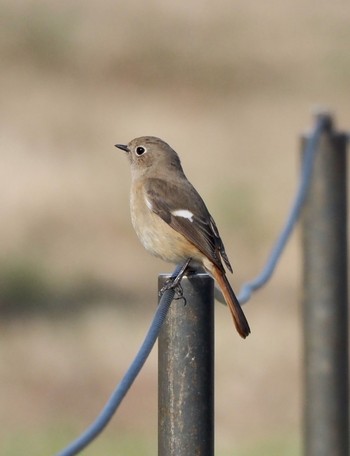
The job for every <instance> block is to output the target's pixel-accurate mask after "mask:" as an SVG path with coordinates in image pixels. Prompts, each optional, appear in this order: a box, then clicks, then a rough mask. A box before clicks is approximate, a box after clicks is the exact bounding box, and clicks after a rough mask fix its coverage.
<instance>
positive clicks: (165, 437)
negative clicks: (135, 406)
mask: <svg viewBox="0 0 350 456" xmlns="http://www.w3.org/2000/svg"><path fill="white" fill-rule="evenodd" d="M168 278H169V276H167V275H160V276H159V280H158V283H159V289H161V288H162V286H163V285H164V283H165V281H166V280H167V279H168ZM181 285H182V288H183V292H184V297H185V299H186V304H185V302H184V301H183V300H182V299H180V300H178V301H175V302H173V303H172V305H171V307H170V310H169V312H168V315H167V318H166V321H165V322H164V324H163V327H162V329H161V333H160V336H159V339H158V360H159V361H158V372H159V374H158V400H159V404H158V409H159V417H158V456H190V455H193V456H195V455H200V456H213V454H214V281H213V279H212V278H211V277H209V276H208V275H207V274H194V275H189V276H184V277H183V279H182V282H181ZM184 304H185V305H184Z"/></svg>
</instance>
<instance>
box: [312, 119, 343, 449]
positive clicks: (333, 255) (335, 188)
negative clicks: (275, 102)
mask: <svg viewBox="0 0 350 456" xmlns="http://www.w3.org/2000/svg"><path fill="white" fill-rule="evenodd" d="M320 115H322V116H325V120H326V123H327V126H326V128H325V131H324V132H323V133H322V135H321V138H320V141H319V145H318V150H317V153H316V156H315V163H314V171H313V178H312V182H311V185H310V189H309V193H308V196H307V201H306V205H305V208H304V212H303V267H304V292H303V326H304V327H303V330H304V455H305V456H348V455H349V402H348V401H349V395H348V387H349V384H348V382H349V376H348V289H347V282H348V277H347V195H346V193H347V189H346V143H347V138H346V135H345V134H342V133H338V132H335V131H334V129H333V121H332V118H331V116H330V115H329V114H320ZM307 139H308V137H307V136H305V137H304V138H303V143H304V144H305V141H306V140H307Z"/></svg>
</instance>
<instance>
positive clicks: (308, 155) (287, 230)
mask: <svg viewBox="0 0 350 456" xmlns="http://www.w3.org/2000/svg"><path fill="white" fill-rule="evenodd" d="M327 122H328V118H327V116H319V118H318V122H317V124H316V126H315V128H314V131H313V132H312V134H311V137H310V139H309V141H308V144H307V146H306V150H305V155H304V164H303V169H302V174H301V180H300V184H299V188H298V192H297V195H296V198H295V201H294V204H293V206H292V208H291V211H290V213H289V216H288V218H287V221H286V223H285V226H284V228H283V230H282V232H281V234H280V236H279V238H278V240H277V242H276V243H275V245H274V247H273V249H272V251H271V253H270V256H269V257H268V260H267V262H266V265H265V267H264V269H263V270H262V272H261V273H260V274H259V275H258V276H257V277H256V278H255V279H253V280H251V281H249V282H247V283H245V284H244V285H243V286H242V289H241V291H240V293H239V296H238V299H239V301H240V303H241V304H243V303H245V302H246V301H248V300H249V298H250V296H251V294H252V293H253V291H255V290H256V289H258V288H260V287H262V286H263V285H265V283H266V282H267V281H268V280H269V279H270V277H271V276H272V274H273V272H274V270H275V268H276V265H277V263H278V260H279V259H280V256H281V254H282V251H283V249H284V247H285V245H286V243H287V241H288V239H289V237H290V235H291V233H292V231H293V228H294V225H295V223H296V222H297V220H298V218H299V215H300V211H301V208H302V206H303V203H304V201H305V198H306V194H307V191H308V188H309V183H310V180H311V174H312V168H313V161H314V156H315V152H316V145H317V142H318V140H319V136H320V134H321V132H322V130H323V129H324V128H325V126H326V125H327ZM180 269H181V265H179V266H177V267H176V269H175V271H174V273H173V275H172V277H176V276H177V274H178V273H179V271H180ZM173 297H174V290H172V289H170V290H167V291H166V292H165V293H164V294H163V295H162V298H161V300H160V303H159V305H158V307H157V310H156V313H155V315H154V317H153V320H152V323H151V326H150V328H149V330H148V333H147V334H146V337H145V339H144V342H143V344H142V345H141V347H140V349H139V351H138V353H137V355H136V357H135V359H134V360H133V362H132V364H131V365H130V367H129V369H128V370H127V372H126V374H125V375H124V377H123V378H122V380H121V381H120V383H119V384H118V386H117V387H116V389H115V390H114V392H113V393H112V395H111V397H110V398H109V400H108V402H107V403H106V405H105V407H104V408H103V410H102V412H101V413H100V415H99V416H98V417H97V418H96V420H95V421H94V422H93V423H92V424H91V425H90V426H89V427H88V428H87V429H86V431H85V432H84V433H83V434H81V436H80V437H78V438H77V439H76V440H74V441H73V442H72V443H71V444H70V445H69V446H68V447H66V448H65V449H64V450H62V451H60V452H59V453H57V455H56V456H74V455H76V454H78V453H79V452H80V451H82V450H83V449H84V448H85V447H86V446H88V445H89V444H90V443H91V442H92V441H93V440H94V439H95V438H96V437H97V436H98V435H99V434H100V433H101V432H102V431H103V429H104V428H105V427H106V426H107V424H108V423H109V421H110V420H111V418H112V417H113V415H114V413H115V411H116V410H117V408H118V406H119V405H120V403H121V401H122V400H123V398H124V396H125V395H126V393H127V392H128V390H129V389H130V387H131V385H132V384H133V382H134V380H135V378H136V377H137V375H138V374H139V372H140V370H141V368H142V367H143V365H144V363H145V361H146V359H147V358H148V356H149V354H150V352H151V350H152V348H153V346H154V344H155V341H156V340H157V337H158V334H159V331H160V329H161V326H162V324H163V322H164V320H165V317H166V315H167V312H168V310H169V307H170V304H171V302H172V300H173Z"/></svg>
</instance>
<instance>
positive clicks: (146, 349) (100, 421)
mask: <svg viewBox="0 0 350 456" xmlns="http://www.w3.org/2000/svg"><path fill="white" fill-rule="evenodd" d="M181 266H182V265H179V266H177V267H176V268H175V270H174V272H173V274H172V277H173V278H174V277H177V275H178V273H179V272H180V270H181ZM174 293H175V292H174V290H173V289H169V290H167V291H166V292H165V293H163V295H162V297H161V299H160V302H159V305H158V307H157V310H156V312H155V314H154V317H153V320H152V323H151V325H150V327H149V330H148V332H147V334H146V337H145V339H144V341H143V343H142V345H141V347H140V349H139V351H138V353H137V354H136V356H135V358H134V360H133V362H132V363H131V365H130V367H129V369H128V370H127V372H126V374H125V375H124V377H123V378H122V380H121V381H120V383H119V384H118V386H117V387H116V389H115V390H114V392H113V393H112V395H111V396H110V398H109V399H108V401H107V403H106V405H105V406H104V408H103V409H102V412H101V413H100V414H99V416H98V417H97V418H96V420H95V421H94V422H93V423H92V424H91V425H90V426H89V427H88V428H87V429H86V430H85V432H83V433H82V434H81V435H80V436H79V437H78V438H77V439H76V440H74V441H73V442H72V443H71V444H70V445H69V446H67V447H66V448H65V449H63V450H62V451H60V452H59V453H57V455H56V456H74V455H76V454H78V453H79V452H80V451H82V450H83V449H84V448H85V447H86V446H87V445H89V444H90V443H91V442H92V441H93V440H94V439H95V438H96V437H97V436H98V435H99V434H100V433H101V432H102V431H103V429H104V428H105V427H106V426H107V424H108V423H109V421H110V420H111V418H112V417H113V415H114V413H115V411H116V410H117V408H118V407H119V405H120V403H121V401H122V400H123V398H124V396H125V395H126V393H127V392H128V391H129V389H130V387H131V385H132V384H133V382H134V380H135V378H136V377H137V375H138V374H139V372H140V370H141V368H142V366H143V365H144V363H145V361H146V359H147V358H148V356H149V354H150V352H151V351H152V348H153V346H154V344H155V341H156V340H157V337H158V334H159V331H160V328H161V327H162V324H163V322H164V320H165V317H166V315H167V312H168V310H169V307H170V304H171V302H172V300H173V298H174Z"/></svg>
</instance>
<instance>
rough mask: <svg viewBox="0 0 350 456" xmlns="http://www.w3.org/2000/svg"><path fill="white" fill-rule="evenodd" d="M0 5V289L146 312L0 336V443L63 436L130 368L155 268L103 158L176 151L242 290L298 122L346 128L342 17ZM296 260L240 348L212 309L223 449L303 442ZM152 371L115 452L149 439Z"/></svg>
mask: <svg viewBox="0 0 350 456" xmlns="http://www.w3.org/2000/svg"><path fill="white" fill-rule="evenodd" d="M0 8H1V12H2V16H3V17H4V18H5V21H4V27H1V31H0V55H1V60H2V71H1V74H0V83H1V87H2V90H1V95H0V97H1V98H0V101H1V102H0V120H1V122H0V129H1V131H0V137H1V167H0V194H1V195H2V197H1V205H0V219H1V220H2V223H1V226H0V273H1V277H2V279H0V292H1V293H4V290H5V289H6V286H7V284H6V283H4V282H5V279H4V278H6V277H7V278H8V277H9V273H8V271H13V269H16V268H17V267H18V268H22V269H23V268H24V269H25V268H28V269H29V270H32V269H33V268H34V269H35V270H37V271H39V272H40V271H42V272H40V274H41V275H40V274H39V275H40V280H41V281H42V282H40V280H39V282H38V283H43V284H45V286H47V288H48V289H49V290H51V294H50V293H49V294H48V296H50V297H51V298H52V299H53V295H54V294H55V293H57V294H60V291H59V290H64V293H63V294H62V296H66V294H65V293H68V295H69V290H72V289H74V287H76V284H77V283H78V284H79V283H83V284H84V283H86V280H89V281H92V282H93V283H97V284H102V286H106V288H108V286H113V287H115V288H116V289H117V295H118V296H119V297H120V299H119V300H118V299H117V298H116V300H117V301H118V302H119V301H120V300H123V299H122V297H123V296H125V295H126V294H130V296H131V298H130V300H136V301H138V302H143V303H144V304H143V305H144V306H145V310H144V311H143V310H142V309H141V308H140V307H135V306H133V305H130V309H131V311H130V312H129V311H128V309H122V310H121V309H120V308H118V309H117V310H115V311H112V310H110V309H109V310H108V307H107V308H106V307H103V308H101V309H99V308H98V306H96V310H95V311H94V310H93V309H94V307H90V308H89V311H88V313H86V314H84V313H82V315H81V318H78V316H75V317H72V318H70V319H66V320H65V319H63V320H62V319H61V320H58V321H56V322H53V321H51V320H48V321H47V320H46V319H29V320H24V321H20V320H19V321H12V322H7V321H4V322H2V323H1V344H0V345H1V348H0V350H1V355H2V364H1V367H0V384H1V390H2V400H1V404H2V405H1V408H0V410H1V412H0V424H1V426H0V429H1V433H2V434H3V436H5V435H10V434H11V433H13V432H14V433H16V432H18V433H19V435H24V431H23V432H22V431H21V430H24V429H25V430H26V431H28V429H29V430H33V432H34V431H35V432H36V431H37V430H38V429H42V428H45V427H46V426H47V425H48V426H50V423H52V426H53V427H54V428H55V426H56V423H61V422H65V423H67V426H68V427H69V426H72V429H73V428H74V432H75V430H76V429H78V428H79V426H80V425H82V424H83V423H85V424H86V423H88V422H90V419H91V417H93V416H94V415H95V414H96V411H97V410H98V409H99V407H100V406H101V404H102V403H103V401H104V400H105V398H106V397H107V396H108V394H109V392H110V391H111V389H112V387H113V385H114V383H115V382H116V380H117V379H118V378H119V377H120V376H121V375H122V373H123V372H124V370H125V368H126V366H127V365H128V363H129V361H130V360H131V358H132V356H133V354H134V352H135V351H136V349H137V347H138V345H139V342H140V340H141V338H142V335H143V333H144V331H145V328H146V327H147V323H146V322H147V321H149V320H150V316H151V312H152V300H153V297H154V291H153V290H154V287H155V283H156V280H155V277H156V274H157V273H158V272H159V271H163V270H164V269H169V267H168V266H164V265H163V264H162V263H161V262H159V261H158V260H155V259H153V258H149V256H148V255H147V254H146V253H145V252H144V251H143V250H142V248H141V247H140V246H139V244H138V241H137V239H136V236H135V235H134V233H133V231H132V229H131V226H130V221H129V212H128V187H129V174H128V173H129V170H128V164H127V162H126V160H125V158H124V157H123V156H121V155H120V154H118V152H117V151H116V150H115V149H114V148H113V144H114V143H116V142H126V141H128V140H130V139H131V138H133V137H135V136H139V135H143V134H152V135H157V136H160V137H162V138H164V139H166V140H167V141H168V142H169V143H170V144H172V145H173V146H174V147H175V148H176V149H177V150H178V151H179V152H180V155H181V157H182V161H183V164H184V168H185V170H186V172H187V175H188V176H189V177H190V178H191V180H192V181H193V183H194V184H195V185H196V187H197V188H198V189H199V190H200V192H201V193H202V194H203V196H204V198H205V200H206V201H207V202H208V206H209V207H210V209H211V212H212V213H213V215H214V216H215V218H216V220H217V222H218V225H219V227H220V228H221V232H222V235H223V238H224V239H225V244H226V246H227V251H228V253H229V256H230V257H231V259H232V262H233V264H234V267H235V284H236V288H237V287H238V285H239V284H240V283H242V282H243V281H244V280H246V279H248V278H250V277H251V276H252V275H255V274H256V273H257V272H258V271H259V269H260V267H261V266H262V264H263V262H264V259H265V258H266V255H267V253H268V250H269V248H270V245H271V242H272V241H273V240H274V238H275V236H276V234H277V233H278V231H279V229H280V226H281V224H282V221H283V219H284V217H285V214H286V212H287V209H288V206H289V204H290V202H291V199H292V196H293V193H294V189H295V186H296V179H297V173H298V166H299V163H298V161H299V156H298V141H299V140H298V135H299V134H300V132H302V131H304V130H305V127H307V126H308V125H309V124H310V110H311V108H312V107H314V105H315V104H322V105H327V106H330V107H331V108H332V109H334V110H335V111H336V113H337V117H338V119H339V122H340V123H341V125H340V126H341V127H344V126H346V122H347V120H348V119H349V114H350V107H349V103H348V100H347V99H346V96H345V95H346V94H347V91H348V80H349V77H350V54H349V52H348V42H349V39H350V36H349V35H350V27H349V22H350V8H349V7H348V6H344V4H342V3H341V2H335V3H334V2H333V3H324V4H320V3H319V2H316V1H315V0H312V1H310V2H308V4H307V5H306V4H305V2H302V1H301V0H297V1H295V0H293V1H289V2H283V4H282V3H281V2H276V1H272V0H270V1H267V2H245V1H242V0H235V1H234V2H228V1H225V0H220V1H219V2H215V3H212V4H206V5H203V4H202V3H201V2H198V1H197V2H190V3H183V4H178V3H174V2H173V3H170V2H166V3H164V2H160V1H154V2H147V3H142V2H137V1H128V2H123V3H122V4H120V2H112V1H111V0H104V1H102V2H101V1H98V2H97V1H95V0H90V2H88V3H86V2H73V3H72V2H58V1H53V2H45V1H40V0H30V1H23V0H18V1H16V2H12V3H11V2H1V4H0ZM298 249H299V247H298V242H297V239H295V238H294V239H293V242H292V244H291V245H290V246H289V247H288V249H287V252H286V253H285V256H284V259H283V264H282V265H281V267H280V269H279V270H278V271H277V274H276V277H275V278H274V281H273V283H272V284H271V286H270V287H269V288H268V289H267V290H265V291H263V292H261V293H260V294H259V295H257V296H256V298H254V301H253V302H252V303H251V304H248V306H247V314H248V316H249V319H250V322H251V326H252V328H253V334H252V336H251V337H250V338H249V339H248V340H247V341H246V342H244V343H241V342H240V341H239V340H238V339H237V337H236V336H235V334H234V333H233V330H232V328H231V322H230V319H229V317H228V315H227V312H226V309H223V308H221V307H220V309H218V311H217V314H218V315H217V319H218V323H217V328H218V329H217V411H216V417H217V436H218V441H219V443H218V445H219V447H220V448H222V451H224V449H225V448H233V447H235V448H237V451H238V449H239V448H241V447H243V446H244V445H246V446H248V444H247V442H249V443H251V442H254V441H259V439H264V438H267V439H269V438H270V437H271V438H274V436H279V437H280V436H290V435H292V436H298V435H299V434H300V432H299V431H300V424H299V423H300V403H301V398H300V395H301V393H300V368H301V365H300V363H301V361H300V333H299V332H300V330H299V326H300V325H299V319H298V312H299V311H298V301H299V292H298V288H299V270H300V261H299V250H298ZM18 276H19V275H18V274H17V276H16V277H18ZM20 285H21V284H20V283H19V286H20ZM52 290H53V291H52ZM67 290H68V291H67ZM118 293H119V294H118ZM3 296H4V295H2V298H1V296H0V305H2V304H4V298H3ZM51 298H50V299H51ZM100 300H102V301H108V303H109V304H110V303H111V298H110V297H109V298H108V297H107V298H106V297H103V296H102V297H101V299H100ZM57 305H58V304H57ZM146 307H147V308H146ZM228 346H230V347H232V349H231V350H230V349H228V348H227V347H228ZM155 370H156V362H155V356H154V355H153V357H152V359H151V360H150V361H149V362H148V364H147V366H146V367H145V370H144V371H143V373H142V376H141V378H140V379H139V380H138V382H137V384H136V385H135V388H134V389H133V390H132V392H131V393H130V394H129V396H128V398H127V400H126V401H125V404H123V406H122V408H121V410H120V413H119V415H118V417H117V418H116V420H115V421H114V423H113V424H112V427H113V430H114V431H113V432H115V434H116V435H118V434H120V433H123V432H125V433H129V434H130V433H139V434H143V435H149V433H154V435H155V430H154V429H155V421H156V418H155V415H156V405H155V403H156V386H155V382H156V373H155ZM140 407H141V409H142V413H140ZM77 423H78V424H77ZM57 425H58V424H57ZM74 432H73V431H72V434H73V433H74ZM39 453H40V451H38V452H37V454H39ZM13 454H15V453H13ZM18 454H20V452H19V453H18ZM42 454H44V453H42ZM237 454H238V453H237ZM242 454H243V453H242ZM244 454H248V453H244ZM251 454H253V453H251ZM271 454H272V452H271Z"/></svg>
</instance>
